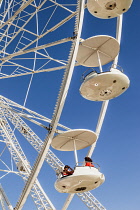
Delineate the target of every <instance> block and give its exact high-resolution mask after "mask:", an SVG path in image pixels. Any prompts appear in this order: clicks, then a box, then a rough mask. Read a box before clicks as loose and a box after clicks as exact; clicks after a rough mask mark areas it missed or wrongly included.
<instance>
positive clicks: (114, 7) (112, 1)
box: [87, 0, 133, 19]
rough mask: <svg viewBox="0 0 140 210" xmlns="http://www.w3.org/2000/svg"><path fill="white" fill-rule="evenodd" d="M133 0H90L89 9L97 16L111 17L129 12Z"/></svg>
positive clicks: (88, 2)
mask: <svg viewBox="0 0 140 210" xmlns="http://www.w3.org/2000/svg"><path fill="white" fill-rule="evenodd" d="M132 2H133V0H123V1H122V0H88V1H87V8H88V11H89V12H90V13H91V14H92V15H93V16H95V17H97V18H102V19H109V18H114V17H118V16H120V15H121V14H122V13H124V12H127V10H128V9H129V8H130V7H131V4H132Z"/></svg>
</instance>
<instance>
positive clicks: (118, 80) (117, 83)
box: [80, 68, 130, 101]
mask: <svg viewBox="0 0 140 210" xmlns="http://www.w3.org/2000/svg"><path fill="white" fill-rule="evenodd" d="M129 85H130V80H129V78H128V77H127V76H126V75H125V74H124V73H123V72H121V71H120V70H118V69H117V68H115V69H114V68H111V69H110V71H107V72H101V73H97V72H95V71H92V72H91V73H90V74H88V75H87V76H86V77H85V78H84V81H83V83H82V85H81V87H80V94H81V95H82V96H83V97H84V98H85V99H87V100H91V101H106V100H110V99H113V98H115V97H117V96H119V95H121V94H122V93H124V92H125V91H126V90H127V89H128V87H129Z"/></svg>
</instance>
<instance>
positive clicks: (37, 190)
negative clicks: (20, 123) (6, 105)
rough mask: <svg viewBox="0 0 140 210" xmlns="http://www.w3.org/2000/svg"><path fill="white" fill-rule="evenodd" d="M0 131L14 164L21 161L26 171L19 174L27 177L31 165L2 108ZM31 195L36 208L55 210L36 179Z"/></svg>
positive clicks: (25, 178)
mask: <svg viewBox="0 0 140 210" xmlns="http://www.w3.org/2000/svg"><path fill="white" fill-rule="evenodd" d="M0 119H1V122H0V131H1V135H2V137H3V139H4V140H5V142H6V144H7V148H8V149H9V152H10V153H11V155H12V158H13V160H14V162H15V164H16V165H17V166H18V165H19V163H20V164H21V163H22V166H23V168H24V170H23V171H26V173H21V174H20V176H21V177H22V178H23V180H24V181H26V180H27V179H28V176H29V174H30V171H31V166H30V164H29V162H28V160H27V158H26V156H25V154H24V152H23V150H22V148H21V147H20V144H19V142H18V140H17V139H16V137H15V135H14V134H13V131H12V129H11V127H10V125H9V123H8V121H7V119H6V117H5V116H4V112H3V110H2V109H0ZM31 196H32V198H33V201H34V202H35V205H36V206H37V208H38V209H51V210H55V207H54V206H53V204H52V203H51V201H50V199H49V198H48V196H47V195H46V193H45V192H44V190H43V188H42V187H41V185H40V183H39V181H38V180H37V179H36V180H35V183H34V185H33V187H32V190H31Z"/></svg>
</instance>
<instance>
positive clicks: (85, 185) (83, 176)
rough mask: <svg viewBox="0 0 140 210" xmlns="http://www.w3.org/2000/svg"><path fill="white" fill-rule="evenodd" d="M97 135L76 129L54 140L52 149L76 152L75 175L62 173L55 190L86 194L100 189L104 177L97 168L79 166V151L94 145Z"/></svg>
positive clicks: (59, 175)
mask: <svg viewBox="0 0 140 210" xmlns="http://www.w3.org/2000/svg"><path fill="white" fill-rule="evenodd" d="M96 139H97V135H96V134H95V133H94V132H93V131H90V130H85V129H75V130H69V131H66V132H64V133H62V134H59V135H57V136H56V137H54V139H53V140H52V144H51V145H52V147H53V148H55V149H57V150H61V151H74V155H75V161H76V167H75V169H74V173H73V174H72V175H69V176H63V175H62V173H61V172H60V173H59V174H58V179H57V180H56V182H55V188H56V190H57V191H58V192H60V193H78V192H86V191H89V190H92V189H95V188H97V187H99V186H100V185H101V184H102V183H103V182H104V181H105V177H104V175H103V174H102V173H101V172H100V171H99V169H98V168H96V167H90V166H78V156H77V150H79V149H84V148H85V147H88V146H90V145H91V144H93V143H94V142H95V141H96Z"/></svg>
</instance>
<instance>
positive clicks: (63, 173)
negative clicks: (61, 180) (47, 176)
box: [62, 165, 74, 176]
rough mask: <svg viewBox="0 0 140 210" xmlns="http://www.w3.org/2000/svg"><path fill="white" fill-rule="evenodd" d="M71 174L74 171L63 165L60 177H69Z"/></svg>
mask: <svg viewBox="0 0 140 210" xmlns="http://www.w3.org/2000/svg"><path fill="white" fill-rule="evenodd" d="M73 172H74V170H73V169H72V168H71V167H70V166H68V165H65V167H64V170H63V172H62V175H63V176H69V175H72V174H73Z"/></svg>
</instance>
